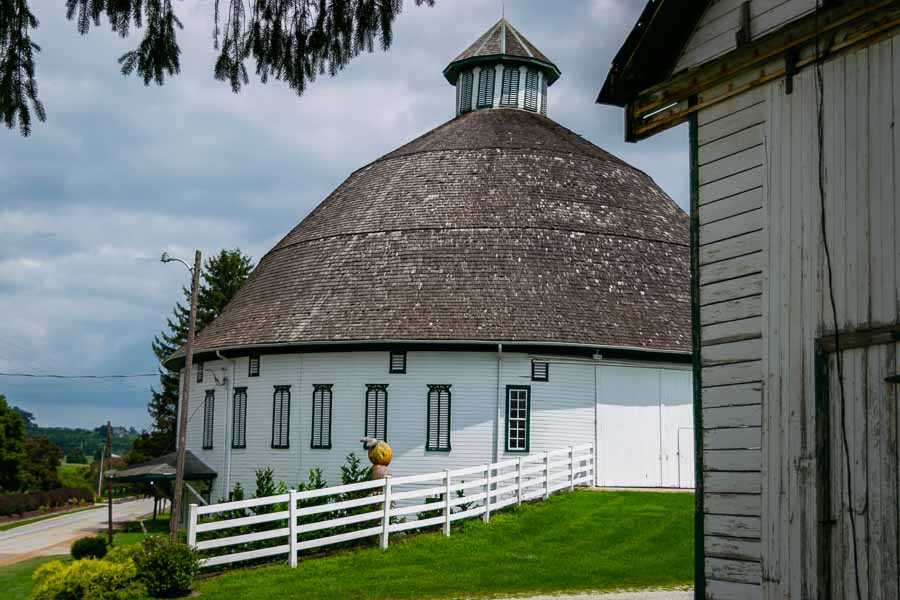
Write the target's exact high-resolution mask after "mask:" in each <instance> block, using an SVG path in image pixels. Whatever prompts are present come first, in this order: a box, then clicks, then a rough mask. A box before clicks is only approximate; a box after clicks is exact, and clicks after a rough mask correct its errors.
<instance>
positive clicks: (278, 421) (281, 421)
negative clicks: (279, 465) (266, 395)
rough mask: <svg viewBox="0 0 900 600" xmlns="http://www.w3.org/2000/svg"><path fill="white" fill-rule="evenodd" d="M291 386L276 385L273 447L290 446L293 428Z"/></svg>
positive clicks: (273, 412) (273, 403)
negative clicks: (290, 435)
mask: <svg viewBox="0 0 900 600" xmlns="http://www.w3.org/2000/svg"><path fill="white" fill-rule="evenodd" d="M290 425H291V386H289V385H276V386H275V395H274V397H273V399H272V447H273V448H288V447H289V446H290V438H289V437H288V436H289V434H290V430H291V427H290Z"/></svg>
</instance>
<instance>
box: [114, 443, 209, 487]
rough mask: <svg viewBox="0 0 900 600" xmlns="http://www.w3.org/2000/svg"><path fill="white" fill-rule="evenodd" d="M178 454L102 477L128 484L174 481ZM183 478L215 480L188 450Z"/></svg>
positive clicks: (204, 464)
mask: <svg viewBox="0 0 900 600" xmlns="http://www.w3.org/2000/svg"><path fill="white" fill-rule="evenodd" d="M177 463H178V454H177V453H176V452H170V453H169V454H166V455H164V456H161V457H159V458H155V459H153V460H150V461H147V462H144V463H140V464H137V465H132V466H130V467H128V468H125V469H110V470H109V471H106V472H105V473H104V474H103V476H104V477H106V478H107V479H109V480H111V481H117V482H121V483H130V482H134V481H159V480H163V479H175V467H176V465H177ZM184 478H185V479H186V480H187V481H195V480H203V479H215V478H216V472H215V471H213V470H212V469H211V468H210V467H209V465H207V464H206V463H205V462H203V461H202V460H200V459H199V458H198V457H197V455H195V454H194V453H193V452H191V451H190V450H185V451H184Z"/></svg>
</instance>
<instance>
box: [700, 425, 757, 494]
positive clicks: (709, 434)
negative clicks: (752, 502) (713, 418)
mask: <svg viewBox="0 0 900 600" xmlns="http://www.w3.org/2000/svg"><path fill="white" fill-rule="evenodd" d="M761 446H762V428H760V427H726V428H722V429H704V430H703V448H704V449H706V450H739V449H744V448H759V447H761ZM735 491H750V492H753V491H756V492H758V491H759V490H735Z"/></svg>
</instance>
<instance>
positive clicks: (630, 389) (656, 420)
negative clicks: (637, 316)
mask: <svg viewBox="0 0 900 600" xmlns="http://www.w3.org/2000/svg"><path fill="white" fill-rule="evenodd" d="M597 369H598V373H597V376H598V390H597V391H598V407H597V428H598V431H597V439H598V444H597V448H598V471H597V475H598V484H599V485H602V486H610V487H693V485H694V470H693V443H692V442H693V409H692V406H693V405H692V389H691V372H690V371H689V370H677V369H658V368H649V367H627V366H607V365H603V366H598V367H597ZM686 440H690V446H689V447H686V445H687V444H688V441H686ZM679 451H680V453H681V462H679V458H680V457H679Z"/></svg>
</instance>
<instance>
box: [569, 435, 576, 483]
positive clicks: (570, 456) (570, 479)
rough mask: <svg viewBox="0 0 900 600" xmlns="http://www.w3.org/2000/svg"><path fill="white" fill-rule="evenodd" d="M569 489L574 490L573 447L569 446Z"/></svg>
mask: <svg viewBox="0 0 900 600" xmlns="http://www.w3.org/2000/svg"><path fill="white" fill-rule="evenodd" d="M569 491H570V492H574V491H575V448H574V447H572V446H569Z"/></svg>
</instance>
